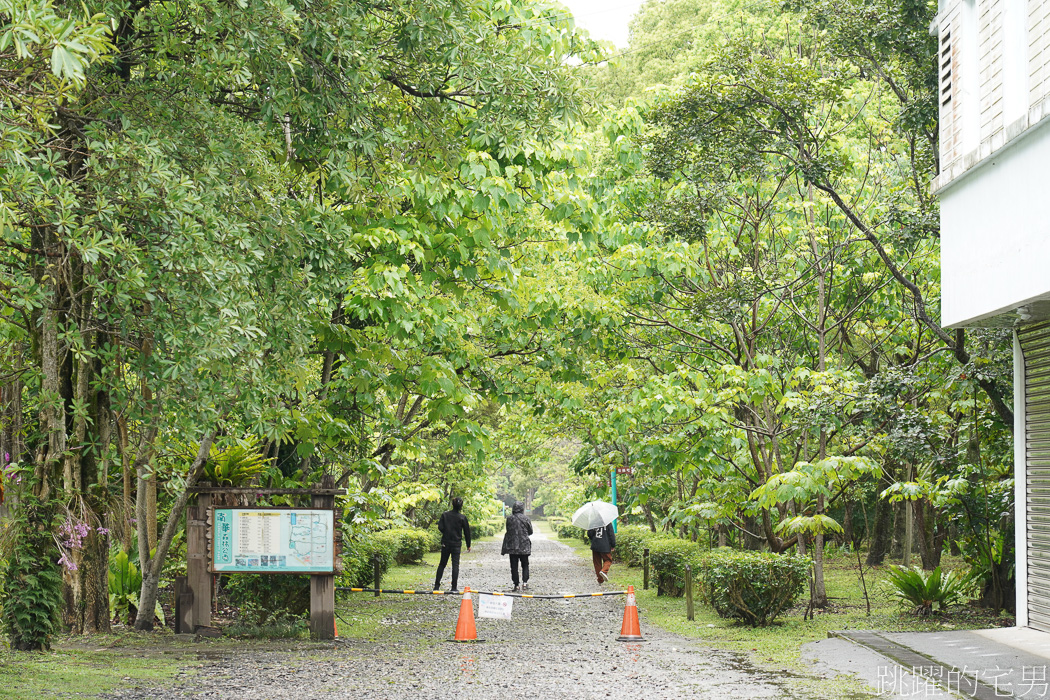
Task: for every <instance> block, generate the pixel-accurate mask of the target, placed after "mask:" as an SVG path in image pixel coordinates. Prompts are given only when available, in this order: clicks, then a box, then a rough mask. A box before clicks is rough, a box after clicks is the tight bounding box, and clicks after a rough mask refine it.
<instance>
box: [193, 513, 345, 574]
mask: <svg viewBox="0 0 1050 700" xmlns="http://www.w3.org/2000/svg"><path fill="white" fill-rule="evenodd" d="M211 521H212V527H213V531H212V540H211V542H212V547H211V549H212V561H211V565H212V566H211V570H212V572H214V573H234V572H244V573H255V574H317V573H332V572H333V571H334V570H335V569H334V562H335V558H334V556H333V554H334V550H335V537H334V532H335V530H334V520H333V514H332V511H331V509H326V510H317V509H307V508H215V509H214V510H213V514H212V519H211Z"/></svg>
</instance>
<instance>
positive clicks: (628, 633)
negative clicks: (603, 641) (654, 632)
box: [616, 586, 645, 642]
mask: <svg viewBox="0 0 1050 700" xmlns="http://www.w3.org/2000/svg"><path fill="white" fill-rule="evenodd" d="M616 641H618V642H644V641H645V638H644V637H642V630H641V629H640V628H639V627H638V603H637V602H636V601H635V599H634V586H628V587H627V603H626V604H625V605H624V609H623V626H622V627H620V636H619V637H617V638H616Z"/></svg>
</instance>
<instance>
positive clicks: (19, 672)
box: [0, 640, 185, 700]
mask: <svg viewBox="0 0 1050 700" xmlns="http://www.w3.org/2000/svg"><path fill="white" fill-rule="evenodd" d="M94 641H98V640H94ZM184 663H185V662H184V660H182V659H179V658H163V657H158V656H157V655H156V654H148V653H143V654H126V653H120V654H115V653H113V651H111V650H109V649H101V650H75V649H60V650H57V651H53V652H50V653H35V652H16V651H6V650H5V651H3V652H0V698H2V699H4V700H7V699H8V698H10V699H11V700H24V699H25V698H35V699H37V700H44V699H45V698H48V699H49V698H84V697H96V696H98V695H100V694H101V693H105V692H109V691H111V690H115V689H116V688H118V687H121V686H128V685H150V686H156V685H166V684H167V683H169V682H170V681H171V679H172V678H173V677H174V676H175V673H176V672H177V671H178V670H179V668H180V667H181V666H183V665H184Z"/></svg>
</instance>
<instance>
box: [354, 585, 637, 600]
mask: <svg viewBox="0 0 1050 700" xmlns="http://www.w3.org/2000/svg"><path fill="white" fill-rule="evenodd" d="M335 590H336V591H341V592H343V593H392V594H401V595H449V596H451V595H463V594H462V593H460V592H458V591H456V592H453V591H414V590H402V589H399V588H351V587H348V586H338V587H336V589H335ZM470 592H471V593H475V594H478V595H498V596H506V597H507V598H535V599H537V600H565V599H568V598H601V597H602V596H609V595H626V594H627V591H601V592H598V593H562V594H560V595H536V594H534V593H504V592H502V591H475V590H474V589H473V588H472V589H471V590H470Z"/></svg>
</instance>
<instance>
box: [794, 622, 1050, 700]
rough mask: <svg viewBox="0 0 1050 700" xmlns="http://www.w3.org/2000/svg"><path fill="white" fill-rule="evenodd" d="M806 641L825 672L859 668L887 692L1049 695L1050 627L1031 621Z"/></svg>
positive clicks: (989, 698) (981, 698) (807, 653)
mask: <svg viewBox="0 0 1050 700" xmlns="http://www.w3.org/2000/svg"><path fill="white" fill-rule="evenodd" d="M842 634H843V637H842V638H836V639H825V640H820V641H818V642H813V643H811V644H807V645H806V646H805V647H804V648H803V658H806V659H808V660H809V661H810V662H811V663H813V664H814V666H815V668H816V669H817V670H819V671H822V672H825V673H828V672H832V673H834V672H839V673H853V674H855V675H857V676H858V677H860V678H861V679H863V680H864V681H866V682H867V683H868V684H869V685H871V687H872V689H873V690H874V691H875V692H876V693H877V694H878V695H879V696H880V697H887V698H889V697H894V698H904V697H907V698H977V699H978V700H993V699H994V698H1000V697H1014V698H1050V676H1048V674H1047V667H1048V666H1050V634H1046V633H1043V632H1036V631H1034V630H1031V629H1026V628H1021V629H1018V628H1015V627H1009V628H1000V629H991V630H973V631H950V632H861V631H853V632H844V633H842Z"/></svg>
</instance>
